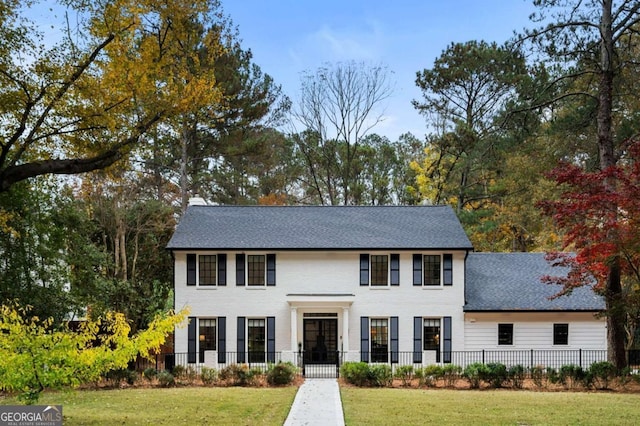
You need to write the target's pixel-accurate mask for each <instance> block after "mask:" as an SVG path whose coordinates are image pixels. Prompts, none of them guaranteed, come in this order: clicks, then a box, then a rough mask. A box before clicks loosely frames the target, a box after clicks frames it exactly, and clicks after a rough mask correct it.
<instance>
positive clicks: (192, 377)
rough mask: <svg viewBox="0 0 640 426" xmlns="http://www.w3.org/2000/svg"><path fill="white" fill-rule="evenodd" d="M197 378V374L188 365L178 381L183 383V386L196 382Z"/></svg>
mask: <svg viewBox="0 0 640 426" xmlns="http://www.w3.org/2000/svg"><path fill="white" fill-rule="evenodd" d="M197 378H198V372H197V371H196V369H195V368H194V367H193V366H191V365H190V366H188V367H187V368H185V369H184V372H183V373H182V375H181V376H180V381H182V382H184V383H185V384H188V385H191V384H193V382H195V381H196V379H197Z"/></svg>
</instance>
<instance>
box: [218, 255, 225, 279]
mask: <svg viewBox="0 0 640 426" xmlns="http://www.w3.org/2000/svg"><path fill="white" fill-rule="evenodd" d="M218 285H220V286H224V285H227V255H226V254H224V253H221V254H218Z"/></svg>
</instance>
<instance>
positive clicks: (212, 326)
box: [198, 318, 218, 363]
mask: <svg viewBox="0 0 640 426" xmlns="http://www.w3.org/2000/svg"><path fill="white" fill-rule="evenodd" d="M216 325H217V322H216V319H215V318H199V320H198V352H199V354H200V362H201V363H202V362H204V352H205V351H215V350H216V349H217V342H218V340H217V332H216V331H217V328H216Z"/></svg>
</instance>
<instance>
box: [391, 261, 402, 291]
mask: <svg viewBox="0 0 640 426" xmlns="http://www.w3.org/2000/svg"><path fill="white" fill-rule="evenodd" d="M391 285H400V255H399V254H397V253H396V254H394V253H392V254H391Z"/></svg>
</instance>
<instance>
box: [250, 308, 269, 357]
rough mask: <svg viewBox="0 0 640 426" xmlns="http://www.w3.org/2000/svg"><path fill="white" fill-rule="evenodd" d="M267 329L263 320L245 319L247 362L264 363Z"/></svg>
mask: <svg viewBox="0 0 640 426" xmlns="http://www.w3.org/2000/svg"><path fill="white" fill-rule="evenodd" d="M266 342H267V328H266V321H265V319H264V318H248V319H247V354H248V355H249V362H265V354H266V351H267V343H266Z"/></svg>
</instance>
